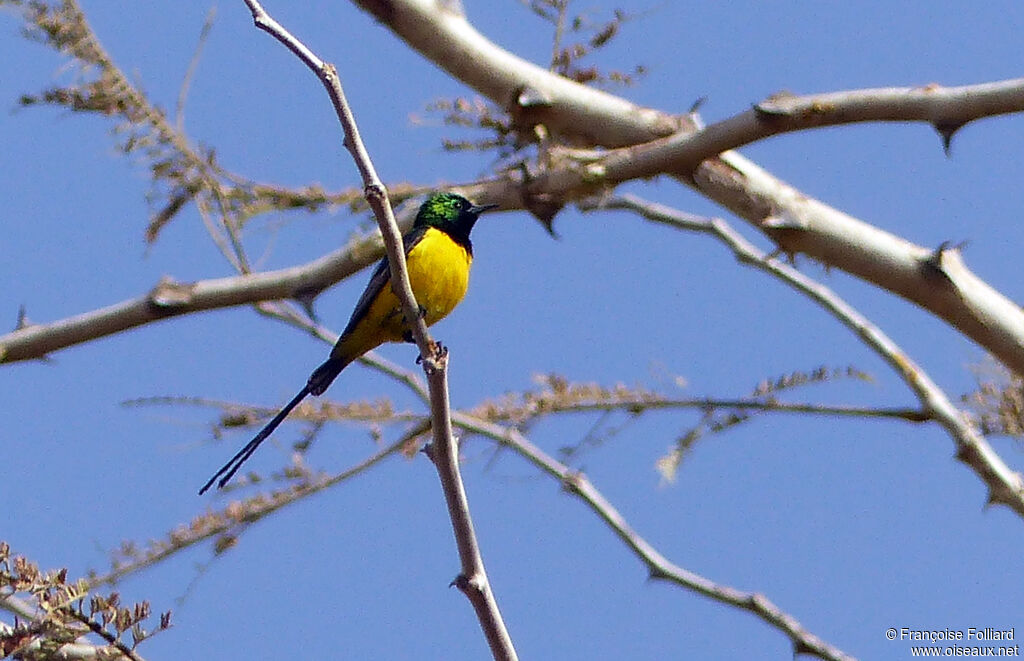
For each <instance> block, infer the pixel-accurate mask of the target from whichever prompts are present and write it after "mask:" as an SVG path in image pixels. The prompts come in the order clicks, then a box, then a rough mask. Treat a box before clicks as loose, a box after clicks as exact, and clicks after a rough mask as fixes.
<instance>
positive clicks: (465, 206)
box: [413, 193, 498, 245]
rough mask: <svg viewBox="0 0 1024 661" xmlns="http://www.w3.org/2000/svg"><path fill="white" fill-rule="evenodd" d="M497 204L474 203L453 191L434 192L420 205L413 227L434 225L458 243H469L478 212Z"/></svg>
mask: <svg viewBox="0 0 1024 661" xmlns="http://www.w3.org/2000/svg"><path fill="white" fill-rule="evenodd" d="M497 206H498V205H497V204H482V205H479V206H477V205H475V204H473V203H472V202H470V201H469V200H467V199H466V198H464V197H462V196H461V195H457V194H455V193H434V194H433V195H431V196H430V197H428V198H427V201H426V202H424V203H423V204H422V205H420V210H419V212H418V213H417V214H416V222H415V223H413V227H436V228H437V229H439V230H441V231H442V232H445V233H447V234H448V235H449V236H451V237H452V238H453V239H455V240H456V241H458V242H459V243H463V244H466V245H468V244H469V233H470V231H472V229H473V225H474V224H475V223H476V220H477V218H479V217H480V214H482V213H483V212H485V211H487V210H488V209H493V208H495V207H497Z"/></svg>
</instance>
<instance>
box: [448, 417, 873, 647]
mask: <svg viewBox="0 0 1024 661" xmlns="http://www.w3.org/2000/svg"><path fill="white" fill-rule="evenodd" d="M453 419H454V421H455V424H457V425H458V426H459V427H462V428H463V429H465V430H467V431H470V432H473V433H476V434H481V435H483V436H486V437H488V438H491V439H494V440H495V441H497V442H498V443H501V444H502V445H504V446H506V447H509V448H511V449H513V450H515V452H517V453H518V454H519V455H521V456H522V457H523V458H524V459H526V460H527V461H529V462H530V463H531V464H533V465H534V466H536V467H537V468H539V469H540V470H542V471H544V472H545V473H547V474H549V475H551V476H553V477H555V478H557V479H558V480H559V482H561V484H562V486H563V488H564V489H565V490H566V491H568V492H569V493H571V494H573V495H574V496H577V497H578V498H579V499H580V500H582V501H583V502H584V503H586V505H587V506H588V507H589V508H590V509H591V510H592V511H593V512H594V513H595V514H597V515H598V516H599V517H600V518H601V520H602V521H604V522H605V524H607V525H608V527H609V528H611V530H612V531H613V532H614V533H615V534H616V536H618V538H619V539H620V540H622V542H623V543H624V544H625V545H626V546H628V547H629V548H630V549H631V550H632V551H633V553H634V554H635V555H636V556H637V557H638V558H640V561H641V562H643V563H644V564H645V565H646V566H647V570H648V572H649V573H650V576H651V578H652V579H655V580H664V581H669V582H672V583H675V584H676V585H679V586H681V587H684V588H686V589H688V590H693V591H694V592H697V593H699V594H702V595H704V596H705V597H709V598H711V599H714V600H715V601H718V602H720V603H724V604H728V605H730V606H735V607H738V608H742V609H744V610H747V611H750V612H751V613H753V614H754V615H756V616H757V617H759V618H761V620H763V621H764V622H766V623H768V624H769V625H771V626H773V627H775V628H776V629H778V630H780V631H781V632H783V633H784V634H786V635H787V636H789V638H790V640H792V641H793V649H794V654H813V655H814V656H817V657H820V658H822V659H830V660H835V661H851V660H852V659H853V657H851V656H849V655H848V654H846V653H845V652H843V651H842V650H840V649H839V648H837V647H834V646H833V645H830V644H828V643H827V642H825V641H824V640H822V639H821V638H818V637H817V636H815V635H814V634H812V633H810V632H809V631H807V630H806V629H805V628H804V627H803V626H802V625H801V624H800V622H799V621H797V619H796V618H794V617H793V616H792V615H789V614H787V613H785V612H783V611H782V610H780V609H779V607H778V606H776V605H775V604H773V603H772V602H771V601H770V600H769V599H768V598H767V597H765V596H764V595H761V594H758V593H754V592H742V591H740V590H737V589H735V588H732V587H729V586H725V585H720V584H718V583H715V582H714V581H711V580H709V579H707V578H704V577H703V576H700V575H699V574H695V573H693V572H691V571H688V570H686V569H684V568H682V567H680V566H679V565H676V564H675V563H673V562H672V561H670V560H669V559H668V558H666V557H665V556H663V555H662V554H661V553H659V552H658V550H657V549H655V548H654V547H653V546H652V545H651V544H650V542H648V541H647V540H646V539H644V538H643V537H641V536H640V535H639V533H637V532H636V531H635V530H633V528H632V527H631V526H630V525H629V523H628V522H627V521H626V519H625V517H623V516H622V514H621V513H619V511H618V510H617V509H615V506H614V505H612V504H611V503H610V502H609V501H608V500H607V499H606V498H605V497H604V495H603V494H602V493H601V492H600V491H598V490H597V488H595V487H594V485H593V484H591V483H590V481H589V480H588V479H587V478H586V476H585V475H583V473H581V472H579V471H576V470H573V469H571V468H569V467H568V466H566V465H565V464H563V463H561V462H560V461H558V460H557V459H555V458H554V457H552V456H550V455H548V454H547V453H546V452H544V450H542V449H540V448H539V447H537V446H536V445H534V444H533V443H532V442H530V440H529V439H528V438H526V437H525V436H523V435H522V434H521V433H519V432H518V431H517V430H515V429H512V428H510V427H503V426H501V425H496V424H493V423H490V422H487V421H484V420H480V419H478V418H475V417H473V416H469V415H465V414H462V413H455V414H453Z"/></svg>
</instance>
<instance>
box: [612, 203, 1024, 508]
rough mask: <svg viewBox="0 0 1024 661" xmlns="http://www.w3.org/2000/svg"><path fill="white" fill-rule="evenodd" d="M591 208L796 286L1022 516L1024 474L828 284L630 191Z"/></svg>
mask: <svg viewBox="0 0 1024 661" xmlns="http://www.w3.org/2000/svg"><path fill="white" fill-rule="evenodd" d="M593 208H604V209H624V210H628V211H632V212H634V213H638V214H640V215H642V216H644V217H645V218H648V219H650V220H653V221H655V222H659V223H665V224H668V225H673V226H676V227H681V228H683V229H688V230H692V231H699V232H704V233H707V234H710V235H712V236H714V237H715V238H717V239H718V240H719V241H722V242H723V243H725V244H726V245H727V246H728V247H729V248H731V249H732V251H733V252H734V253H735V255H736V256H737V258H738V259H739V260H740V261H741V262H743V263H745V264H748V265H750V266H753V267H755V268H757V269H759V270H761V271H764V272H766V273H768V274H770V275H772V276H774V277H776V278H778V279H779V280H781V281H782V282H784V283H785V284H787V285H789V286H790V287H793V288H794V289H796V290H797V291H800V292H801V293H803V294H804V295H805V296H807V297H808V298H810V299H811V300H813V301H814V302H815V303H817V304H818V305H820V306H821V307H822V308H824V309H825V310H826V311H827V312H829V313H830V314H831V315H832V316H834V317H835V318H836V319H838V320H839V321H840V323H842V324H843V325H844V326H846V327H847V328H848V329H850V330H851V331H853V332H854V333H855V334H856V335H857V336H858V337H859V338H860V339H861V341H862V342H864V344H866V345H867V346H868V347H869V348H870V349H872V350H873V351H874V352H875V353H877V354H878V355H879V356H880V357H881V358H882V359H883V360H885V362H887V363H888V364H889V365H890V367H892V368H893V370H894V371H895V372H896V374H897V375H899V377H900V378H902V379H903V380H904V382H905V383H906V384H907V386H908V387H909V388H910V389H911V391H913V393H914V395H915V396H916V397H917V398H918V400H919V401H920V402H921V406H922V408H923V409H924V411H925V412H926V413H927V415H928V417H930V418H932V419H934V420H935V421H936V422H938V423H939V424H940V425H942V427H943V428H944V429H945V430H946V432H947V433H948V434H949V435H950V437H952V439H953V441H954V443H955V444H956V448H957V452H956V457H957V459H959V460H960V461H962V462H963V463H965V464H966V465H968V466H969V467H970V468H971V469H972V470H974V472H975V473H976V474H977V475H978V477H980V478H981V480H982V481H983V482H984V483H985V485H986V486H987V487H988V491H989V494H988V502H989V503H998V504H1001V505H1007V506H1008V507H1010V508H1011V509H1013V510H1014V511H1015V512H1017V514H1018V515H1020V516H1022V517H1024V478H1022V476H1021V474H1020V473H1017V472H1015V471H1014V470H1012V469H1011V468H1010V467H1009V466H1007V465H1006V463H1005V462H1004V461H1003V460H1002V458H1001V457H1000V456H999V455H998V454H997V453H996V451H995V450H994V449H993V448H992V446H991V445H989V443H988V441H986V440H985V438H984V437H983V436H982V435H981V434H980V433H978V430H977V429H976V428H975V427H974V425H972V424H971V423H970V421H969V420H968V419H967V417H966V416H964V415H962V414H961V412H960V410H959V409H957V408H956V406H954V405H953V403H952V402H951V401H950V400H949V398H948V397H946V394H945V393H944V392H943V391H942V389H941V388H939V386H938V385H937V384H936V383H935V382H934V381H932V380H931V378H930V377H929V376H928V374H927V373H926V372H925V371H924V370H923V369H921V367H920V366H918V365H917V364H916V363H915V362H914V361H913V360H912V359H911V358H910V357H909V356H908V355H907V354H906V353H904V352H903V350H902V349H901V348H900V347H899V346H898V345H897V344H896V343H895V342H894V341H893V340H892V339H890V338H889V337H888V336H887V335H886V334H885V333H884V332H882V330H881V329H880V328H878V327H877V326H875V325H874V324H872V323H871V322H870V321H869V320H868V319H867V318H866V317H864V316H863V315H861V314H860V312H858V311H857V310H855V309H854V308H853V307H852V306H851V305H849V304H848V303H847V302H846V301H844V300H843V299H842V298H840V297H839V296H838V295H836V294H835V293H834V292H833V291H832V290H831V289H829V288H828V287H826V286H824V285H822V284H821V283H819V282H816V281H814V280H813V279H811V278H809V277H807V276H806V275H804V274H803V273H801V272H800V271H798V270H797V269H795V268H793V267H792V266H790V265H789V264H786V263H784V262H782V261H780V260H778V259H776V258H774V257H771V256H769V255H766V254H765V253H764V252H762V251H761V250H759V249H758V248H757V247H755V246H754V245H753V244H751V243H750V242H749V241H747V240H746V239H745V238H743V236H741V235H740V234H739V233H738V232H736V231H735V230H733V229H732V228H731V227H729V225H728V224H727V223H726V222H725V221H722V220H719V219H701V218H698V217H695V216H692V215H690V214H684V213H679V212H677V211H676V210H674V209H671V208H669V207H666V206H664V205H661V204H657V203H654V202H648V201H646V200H642V199H640V198H638V197H635V196H632V195H625V196H620V197H614V198H610V199H605V200H602V201H601V202H600V203H597V204H595V205H594V207H593Z"/></svg>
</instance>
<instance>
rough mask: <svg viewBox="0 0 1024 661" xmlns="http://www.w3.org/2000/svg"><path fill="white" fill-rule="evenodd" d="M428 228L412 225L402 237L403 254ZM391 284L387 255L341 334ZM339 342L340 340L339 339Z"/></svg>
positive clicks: (352, 325) (349, 327) (362, 315)
mask: <svg viewBox="0 0 1024 661" xmlns="http://www.w3.org/2000/svg"><path fill="white" fill-rule="evenodd" d="M428 229H430V228H429V227H426V226H420V227H414V228H413V229H412V230H410V231H409V232H408V233H406V235H405V236H404V237H402V251H403V252H404V253H405V256H406V257H408V256H409V251H411V250H412V249H413V248H414V247H415V246H416V244H417V243H419V242H420V241H422V240H423V237H424V235H425V234H426V233H427V230H428ZM390 284H391V264H390V263H389V262H388V257H387V255H385V256H384V259H382V260H380V262H379V263H378V264H377V267H376V268H375V269H374V270H373V275H371V276H370V282H369V283H368V284H367V285H366V289H364V290H363V295H362V296H360V297H359V300H358V301H357V302H356V307H355V309H354V310H352V317H351V318H349V320H348V324H347V325H346V326H345V330H343V331H342V332H341V336H342V337H345V336H346V335H348V334H349V333H350V332H351V331H353V330H354V329H355V327H356V325H357V324H358V323H359V322H360V321H362V319H363V317H365V316H366V313H368V312H369V311H370V306H371V305H373V301H374V299H376V298H377V295H378V294H380V293H381V291H383V289H384V287H387V286H390ZM339 342H340V340H339Z"/></svg>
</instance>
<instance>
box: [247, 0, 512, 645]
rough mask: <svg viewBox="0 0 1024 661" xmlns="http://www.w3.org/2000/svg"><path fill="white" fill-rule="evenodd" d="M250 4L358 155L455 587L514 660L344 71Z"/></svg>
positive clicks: (435, 362)
mask: <svg viewBox="0 0 1024 661" xmlns="http://www.w3.org/2000/svg"><path fill="white" fill-rule="evenodd" d="M244 1H245V4H246V6H248V7H249V10H250V11H251V12H252V17H253V22H254V23H255V24H256V27H258V28H259V29H261V30H264V31H265V32H267V33H269V34H270V35H271V36H273V37H274V38H275V39H277V40H278V41H279V42H281V43H282V44H283V45H284V46H285V47H287V48H288V49H289V50H290V51H292V53H294V54H295V55H296V56H297V57H298V58H299V59H300V60H302V61H303V62H304V63H305V64H306V66H307V67H309V68H310V69H311V70H312V71H313V72H314V73H315V74H316V75H317V77H318V78H319V79H320V82H321V83H323V85H324V88H325V89H326V90H327V93H328V95H329V96H330V98H331V102H332V103H333V104H334V109H335V111H336V112H337V114H338V120H339V121H340V122H341V125H342V128H343V129H344V132H345V140H344V144H345V147H346V148H347V149H348V150H349V152H351V153H352V157H353V159H354V160H355V163H356V167H357V168H358V169H359V174H360V176H361V177H362V180H363V193H364V195H365V197H366V200H367V202H368V203H369V204H370V207H371V208H372V209H373V212H374V216H375V217H376V219H377V224H378V225H379V226H380V231H381V235H382V236H383V238H384V247H385V249H386V250H387V255H388V263H389V265H390V268H391V287H392V289H393V290H394V292H395V295H396V296H397V297H398V299H399V300H400V301H401V302H402V311H403V313H404V315H405V319H406V321H407V322H408V324H409V326H410V328H411V329H412V334H413V337H414V338H415V340H416V345H417V346H418V347H419V350H420V356H421V357H422V358H423V369H424V372H426V375H427V385H428V388H429V391H430V414H431V419H432V421H433V424H432V427H433V451H432V453H431V454H432V458H433V460H434V465H435V467H436V468H437V471H438V475H439V476H440V479H441V487H442V489H443V490H444V495H445V501H446V502H447V505H448V514H449V516H450V518H451V521H452V528H453V530H454V532H455V540H456V544H457V546H458V550H459V557H460V559H461V563H462V571H461V573H460V574H459V576H458V577H457V578H456V579H455V581H454V585H456V586H458V587H459V589H460V590H462V592H463V593H464V594H465V595H466V596H467V598H468V599H469V600H470V603H472V604H473V608H474V609H475V610H476V613H477V618H478V619H479V621H480V626H481V628H482V629H483V630H484V634H485V635H486V636H487V642H488V644H489V645H490V647H491V653H492V654H493V656H494V658H495V659H500V660H502V661H513V660H515V659H517V658H518V657H517V656H516V652H515V648H514V647H513V646H512V639H511V638H510V637H509V634H508V630H507V629H506V628H505V623H504V622H503V621H502V619H501V613H500V612H499V611H498V605H497V602H496V600H495V599H494V594H493V593H492V592H491V589H490V583H489V582H488V580H487V573H486V571H485V570H484V564H483V558H482V557H481V555H480V549H479V546H478V545H477V541H476V535H475V533H474V532H473V522H472V519H471V518H470V514H469V504H468V502H467V500H466V492H465V489H464V487H463V484H462V478H461V476H460V475H459V466H458V448H457V446H456V443H455V439H454V436H453V434H452V421H451V410H450V407H449V401H448V376H447V365H448V353H447V350H445V349H443V348H441V347H440V345H438V344H436V343H435V342H434V341H433V340H432V339H431V337H430V334H429V333H428V331H427V325H426V323H425V321H424V320H423V318H422V316H421V315H420V314H419V306H418V305H417V304H416V298H415V296H414V295H413V291H412V285H411V284H410V282H409V273H408V268H407V267H406V263H405V253H404V250H403V247H402V236H401V234H400V233H399V231H398V223H397V222H395V216H394V212H393V211H392V209H391V203H390V202H389V201H388V196H387V190H386V189H385V188H384V184H383V183H382V182H381V180H380V178H379V177H378V176H377V172H376V170H375V169H374V167H373V163H372V161H371V160H370V156H369V154H368V153H367V152H366V148H365V147H364V145H363V141H362V139H361V138H360V136H359V129H358V127H357V126H356V121H355V117H354V116H353V114H352V110H351V108H350V107H349V105H348V101H347V100H346V99H345V93H344V91H343V90H342V88H341V82H340V80H339V79H338V72H337V70H336V69H335V67H334V65H332V64H329V63H326V62H324V61H323V60H321V59H320V58H318V57H317V56H316V55H315V54H314V53H313V52H312V51H311V50H309V49H308V48H307V47H306V46H305V45H304V44H303V43H302V42H300V41H299V40H298V39H296V38H295V37H294V36H293V35H292V34H291V33H289V32H288V31H287V30H286V29H285V28H284V27H282V26H281V25H280V24H279V23H278V22H277V21H275V20H274V19H273V18H272V17H271V16H270V15H269V14H267V12H266V11H265V10H264V9H263V7H262V6H260V3H259V2H258V1H257V0H244Z"/></svg>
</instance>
